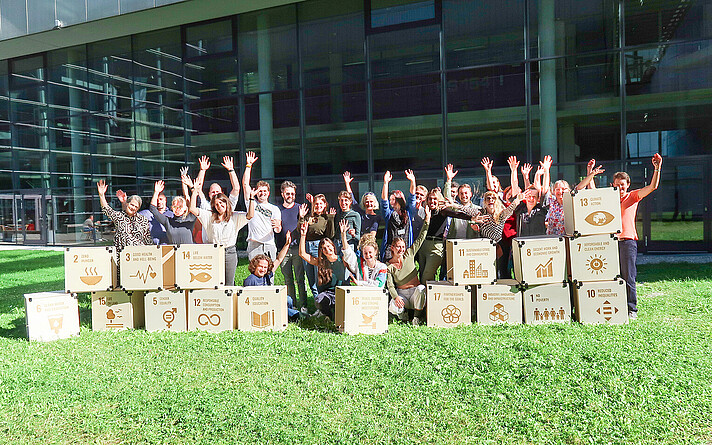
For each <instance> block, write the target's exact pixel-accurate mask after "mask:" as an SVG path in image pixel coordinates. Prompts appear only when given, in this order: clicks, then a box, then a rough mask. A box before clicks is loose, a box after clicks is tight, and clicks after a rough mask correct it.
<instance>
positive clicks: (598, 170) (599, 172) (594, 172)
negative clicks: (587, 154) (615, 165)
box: [589, 165, 606, 176]
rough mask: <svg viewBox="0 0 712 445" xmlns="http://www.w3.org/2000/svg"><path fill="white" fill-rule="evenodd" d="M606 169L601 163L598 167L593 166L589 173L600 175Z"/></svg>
mask: <svg viewBox="0 0 712 445" xmlns="http://www.w3.org/2000/svg"><path fill="white" fill-rule="evenodd" d="M604 171H606V170H605V169H604V168H603V166H601V165H599V166H598V167H596V168H592V169H591V171H590V172H589V175H590V174H593V176H596V175H600V174H601V173H603V172H604Z"/></svg>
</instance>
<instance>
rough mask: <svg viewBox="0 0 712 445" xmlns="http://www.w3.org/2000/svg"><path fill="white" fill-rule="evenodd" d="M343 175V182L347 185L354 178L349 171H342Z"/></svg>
mask: <svg viewBox="0 0 712 445" xmlns="http://www.w3.org/2000/svg"><path fill="white" fill-rule="evenodd" d="M343 177H344V184H346V185H347V186H348V185H349V184H351V181H353V180H354V178H352V177H351V172H344V174H343Z"/></svg>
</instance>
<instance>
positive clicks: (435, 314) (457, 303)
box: [425, 281, 472, 328]
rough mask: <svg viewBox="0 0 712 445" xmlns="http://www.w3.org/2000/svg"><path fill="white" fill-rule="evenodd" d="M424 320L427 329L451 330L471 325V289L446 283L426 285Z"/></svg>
mask: <svg viewBox="0 0 712 445" xmlns="http://www.w3.org/2000/svg"><path fill="white" fill-rule="evenodd" d="M425 289H426V296H427V304H426V305H425V311H426V318H427V319H428V326H429V327H441V328H452V327H455V326H467V325H470V324H472V320H471V311H472V288H471V287H470V286H466V285H460V286H456V285H453V284H452V283H449V282H447V281H428V282H427V284H426V288H425Z"/></svg>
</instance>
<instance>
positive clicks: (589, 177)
mask: <svg viewBox="0 0 712 445" xmlns="http://www.w3.org/2000/svg"><path fill="white" fill-rule="evenodd" d="M604 171H606V170H604V169H603V167H601V166H600V165H599V166H598V167H595V168H592V169H590V170H589V172H588V175H586V177H585V178H583V179H582V180H581V182H579V183H578V185H576V187H575V188H576V190H583V189H585V188H586V187H587V186H589V185H590V184H592V183H593V182H594V181H593V178H594V177H595V176H596V175H598V174H600V173H603V172H604ZM594 188H595V187H594Z"/></svg>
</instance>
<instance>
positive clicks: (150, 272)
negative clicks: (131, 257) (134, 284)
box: [129, 264, 156, 284]
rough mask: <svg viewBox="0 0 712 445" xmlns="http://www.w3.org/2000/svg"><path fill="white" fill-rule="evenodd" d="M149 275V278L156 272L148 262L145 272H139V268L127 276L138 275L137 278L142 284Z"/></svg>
mask: <svg viewBox="0 0 712 445" xmlns="http://www.w3.org/2000/svg"><path fill="white" fill-rule="evenodd" d="M149 275H151V278H155V277H156V272H154V271H153V268H152V267H151V265H150V264H149V265H148V269H146V273H141V271H140V270H139V271H136V273H135V274H133V275H129V277H131V278H136V277H138V279H139V280H142V281H143V284H146V280H147V279H148V276H149Z"/></svg>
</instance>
